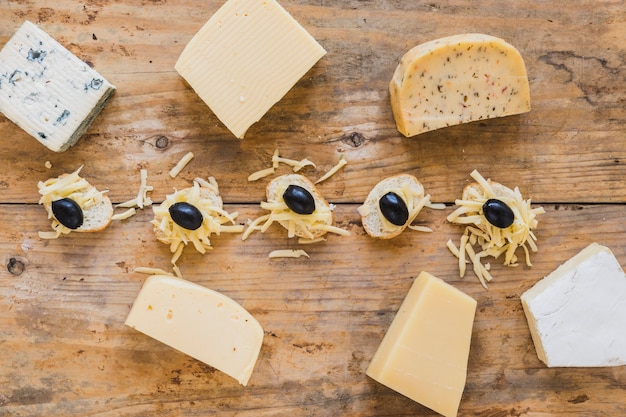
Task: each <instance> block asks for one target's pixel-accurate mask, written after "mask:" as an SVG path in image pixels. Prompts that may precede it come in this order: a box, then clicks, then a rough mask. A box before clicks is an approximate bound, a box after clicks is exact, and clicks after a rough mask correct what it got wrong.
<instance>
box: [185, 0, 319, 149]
mask: <svg viewBox="0 0 626 417" xmlns="http://www.w3.org/2000/svg"><path fill="white" fill-rule="evenodd" d="M325 54H326V51H325V50H324V48H322V46H320V45H319V44H318V43H317V41H316V40H315V39H314V38H313V37H312V36H311V35H310V34H309V33H308V32H307V31H306V30H305V29H304V28H303V27H302V26H300V24H299V23H298V22H297V21H296V20H295V19H294V18H293V17H292V16H291V15H290V14H289V13H288V12H287V11H286V10H285V9H283V7H282V6H281V5H280V4H278V3H277V2H276V1H275V0H267V1H258V0H229V1H227V2H226V3H225V4H224V5H223V6H222V7H221V8H220V9H219V10H218V11H217V12H216V13H215V14H214V15H213V16H212V17H211V18H210V19H209V21H208V22H207V23H206V24H205V25H204V26H203V27H202V28H201V29H200V31H199V32H198V33H197V34H196V35H195V36H194V37H193V38H192V39H191V41H190V42H189V44H187V46H186V47H185V49H184V51H183V52H182V54H181V55H180V57H179V58H178V61H177V62H176V65H175V68H176V71H178V73H179V74H180V75H181V76H182V77H183V78H184V79H185V80H186V81H187V83H188V84H189V85H190V86H191V87H192V88H193V89H194V91H195V92H196V93H197V94H198V96H199V97H200V98H201V99H202V100H203V101H204V102H205V103H206V104H207V105H208V106H209V107H210V108H211V110H212V111H213V112H214V113H215V115H216V116H217V117H218V118H219V119H220V120H221V121H222V123H224V125H226V127H227V128H228V129H229V130H230V131H231V132H232V133H233V134H234V135H235V136H236V137H238V138H243V137H244V134H245V133H246V131H247V130H248V128H249V127H250V126H251V125H252V124H253V123H255V122H257V121H258V120H259V119H261V117H263V115H264V114H265V113H266V112H267V111H268V110H269V109H270V108H271V107H272V106H273V105H274V104H275V103H277V102H278V101H279V100H280V99H281V98H282V97H283V96H284V95H285V94H286V93H287V92H288V91H289V90H290V89H291V88H292V87H293V86H294V85H295V83H296V82H297V81H298V80H299V79H300V78H302V76H304V74H305V73H306V72H307V71H309V69H311V67H312V66H313V65H314V64H315V63H316V62H317V61H318V60H319V59H320V58H322V57H323V56H324V55H325Z"/></svg>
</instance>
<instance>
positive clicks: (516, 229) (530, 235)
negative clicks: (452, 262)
mask: <svg viewBox="0 0 626 417" xmlns="http://www.w3.org/2000/svg"><path fill="white" fill-rule="evenodd" d="M470 176H471V177H472V178H473V179H474V180H475V181H476V182H474V183H470V184H468V185H467V186H465V188H464V189H463V194H462V196H461V199H459V200H456V201H455V204H456V205H457V206H459V207H458V208H457V209H456V210H455V211H454V212H452V213H451V214H450V215H449V216H448V221H449V222H451V223H458V224H464V225H466V228H465V232H464V234H463V236H462V237H461V242H460V246H459V247H458V248H457V247H456V246H455V245H454V244H453V243H452V241H448V248H449V249H450V251H451V252H452V253H453V254H454V255H455V256H457V258H459V269H460V275H461V276H463V275H464V274H465V269H466V265H465V263H466V255H467V261H468V262H470V263H471V264H472V265H473V269H474V273H475V274H476V275H477V277H478V279H479V280H480V282H481V284H482V285H483V286H484V287H486V286H487V285H486V281H491V279H492V277H491V274H490V273H489V270H488V264H487V265H484V264H483V263H482V261H481V258H484V257H488V256H491V257H493V258H496V259H497V258H499V257H500V256H501V255H504V262H503V263H504V265H506V266H517V265H518V258H517V256H516V254H515V251H516V250H517V248H519V247H522V248H523V250H524V253H525V258H526V265H527V266H532V264H531V262H530V252H531V251H532V252H536V251H537V244H536V243H535V242H536V241H537V237H536V236H535V234H534V230H535V229H536V228H537V225H538V221H537V215H538V214H542V213H544V212H545V211H544V209H543V207H537V208H532V207H531V201H530V200H524V199H523V198H522V194H521V193H520V191H519V189H518V188H517V187H515V188H514V189H510V188H508V187H506V186H504V185H502V184H500V183H499V182H495V181H491V179H485V178H483V177H482V175H480V174H479V173H478V171H476V170H474V171H472V173H471V174H470ZM474 245H478V247H479V249H480V250H475V249H474Z"/></svg>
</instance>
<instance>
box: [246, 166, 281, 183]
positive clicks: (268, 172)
mask: <svg viewBox="0 0 626 417" xmlns="http://www.w3.org/2000/svg"><path fill="white" fill-rule="evenodd" d="M275 171H276V169H275V168H274V167H269V168H265V169H261V170H259V171H256V172H253V173H252V174H250V175H249V176H248V181H250V182H252V181H257V180H260V179H261V178H265V177H268V176H270V175H272V174H273V173H274V172H275Z"/></svg>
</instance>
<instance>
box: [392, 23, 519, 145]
mask: <svg viewBox="0 0 626 417" xmlns="http://www.w3.org/2000/svg"><path fill="white" fill-rule="evenodd" d="M389 92H390V95H391V107H392V109H393V115H394V118H395V120H396V125H397V128H398V130H399V131H400V133H402V134H403V135H405V136H407V137H408V136H414V135H418V134H420V133H424V132H428V131H430V130H435V129H440V128H443V127H447V126H453V125H458V124H460V123H468V122H472V121H476V120H485V119H490V118H493V117H502V116H508V115H512V114H519V113H525V112H527V111H529V110H530V89H529V85H528V77H527V74H526V66H525V65H524V61H523V60H522V56H521V55H520V53H519V52H518V51H517V49H515V48H514V47H513V46H511V45H509V44H508V43H506V42H505V41H504V40H502V39H500V38H496V37H494V36H490V35H484V34H480V33H468V34H461V35H454V36H449V37H446V38H441V39H436V40H433V41H430V42H426V43H424V44H421V45H418V46H416V47H414V48H413V49H411V50H409V51H408V52H407V53H406V54H405V55H404V56H403V57H402V59H401V61H400V64H399V65H398V67H397V68H396V71H395V73H394V75H393V78H392V80H391V83H390V84H389Z"/></svg>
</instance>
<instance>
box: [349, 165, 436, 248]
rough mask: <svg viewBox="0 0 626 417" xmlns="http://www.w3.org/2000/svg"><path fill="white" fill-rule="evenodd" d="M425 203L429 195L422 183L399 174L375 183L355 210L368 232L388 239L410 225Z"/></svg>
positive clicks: (410, 176) (428, 200) (407, 175)
mask: <svg viewBox="0 0 626 417" xmlns="http://www.w3.org/2000/svg"><path fill="white" fill-rule="evenodd" d="M427 205H430V195H424V187H423V186H422V184H421V183H420V182H419V181H418V180H417V178H415V177H414V176H412V175H409V174H400V175H394V176H393V177H388V178H385V179H384V180H382V181H380V182H379V183H378V184H376V186H374V188H373V189H372V191H370V193H369V195H368V196H367V199H366V200H365V202H364V203H363V205H362V206H360V207H359V208H358V211H359V214H360V215H361V222H362V223H363V228H364V229H365V231H366V232H367V234H368V235H370V236H372V237H375V238H380V239H391V238H393V237H396V236H398V235H399V234H400V233H402V232H403V231H404V229H406V228H407V227H411V226H410V224H411V223H412V222H413V220H415V218H416V217H417V215H418V214H419V213H420V211H421V210H422V208H424V206H427ZM411 228H416V227H411ZM416 229H417V230H423V229H419V228H416Z"/></svg>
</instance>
